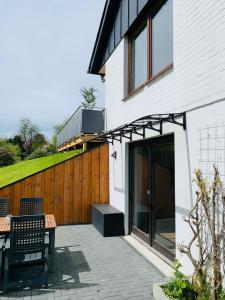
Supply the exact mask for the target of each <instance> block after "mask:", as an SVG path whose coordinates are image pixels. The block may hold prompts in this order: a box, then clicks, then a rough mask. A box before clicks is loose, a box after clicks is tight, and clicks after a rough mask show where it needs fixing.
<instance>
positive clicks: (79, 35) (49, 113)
mask: <svg viewBox="0 0 225 300" xmlns="http://www.w3.org/2000/svg"><path fill="white" fill-rule="evenodd" d="M104 3H105V0H82V1H80V0H0V136H10V135H13V134H15V133H16V132H17V130H18V125H19V120H20V119H21V118H22V117H24V116H26V117H29V118H31V119H32V120H33V121H34V122H35V123H37V124H38V125H39V126H40V128H41V130H42V131H43V132H44V133H45V134H46V135H47V136H48V137H50V136H51V134H52V131H53V125H54V124H58V123H60V122H62V121H63V120H64V119H65V118H66V117H68V116H69V115H70V114H72V113H73V111H74V110H75V109H76V108H77V106H78V105H79V104H80V102H81V96H80V88H81V87H82V86H95V87H96V88H97V89H98V105H99V106H102V105H103V104H104V92H103V84H102V83H101V80H100V77H99V76H95V75H88V74H87V68H88V64H89V61H90V57H91V53H92V49H93V45H94V41H95V38H96V33H97V30H98V26H99V22H100V18H101V14H102V11H103V7H104Z"/></svg>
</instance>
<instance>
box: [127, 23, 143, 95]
mask: <svg viewBox="0 0 225 300" xmlns="http://www.w3.org/2000/svg"><path fill="white" fill-rule="evenodd" d="M131 47H132V90H135V89H136V88H138V87H139V86H140V85H141V84H143V83H144V82H145V81H146V80H147V27H146V26H145V27H144V29H142V31H141V32H140V33H139V34H138V35H137V36H136V37H135V38H134V39H133V40H132V46H131Z"/></svg>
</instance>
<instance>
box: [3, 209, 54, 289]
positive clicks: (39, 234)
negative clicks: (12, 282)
mask: <svg viewBox="0 0 225 300" xmlns="http://www.w3.org/2000/svg"><path fill="white" fill-rule="evenodd" d="M10 224H11V231H10V237H9V243H8V242H7V243H6V248H5V264H4V283H3V289H4V290H5V291H7V289H8V278H9V270H10V267H11V266H14V267H15V266H21V265H24V264H26V265H30V264H37V263H39V264H41V263H42V264H43V265H44V272H43V280H42V284H44V286H45V288H47V286H48V251H46V245H45V216H44V215H36V216H19V217H11V221H10ZM7 244H8V245H7Z"/></svg>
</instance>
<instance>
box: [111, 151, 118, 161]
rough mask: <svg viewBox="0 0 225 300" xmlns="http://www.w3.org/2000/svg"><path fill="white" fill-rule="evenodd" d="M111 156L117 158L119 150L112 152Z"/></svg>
mask: <svg viewBox="0 0 225 300" xmlns="http://www.w3.org/2000/svg"><path fill="white" fill-rule="evenodd" d="M111 156H112V157H113V158H115V159H117V152H116V151H114V152H113V153H112V154H111Z"/></svg>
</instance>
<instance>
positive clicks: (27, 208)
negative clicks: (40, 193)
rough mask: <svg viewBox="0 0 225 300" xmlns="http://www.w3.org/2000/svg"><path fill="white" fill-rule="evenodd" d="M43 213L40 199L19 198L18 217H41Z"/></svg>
mask: <svg viewBox="0 0 225 300" xmlns="http://www.w3.org/2000/svg"><path fill="white" fill-rule="evenodd" d="M43 213H44V209H43V199H42V198H21V199H20V215H22V216H24V215H30V216H31V215H41V214H43Z"/></svg>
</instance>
